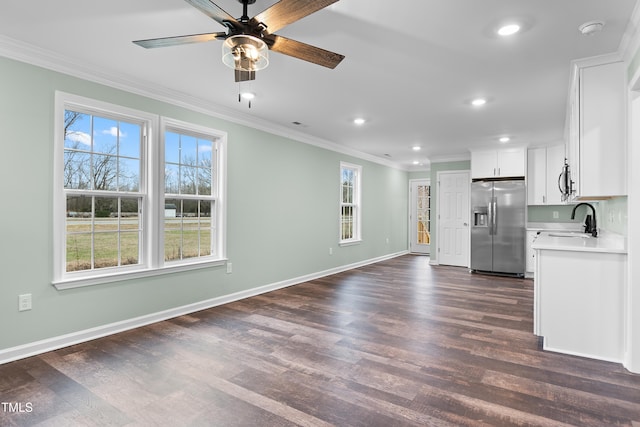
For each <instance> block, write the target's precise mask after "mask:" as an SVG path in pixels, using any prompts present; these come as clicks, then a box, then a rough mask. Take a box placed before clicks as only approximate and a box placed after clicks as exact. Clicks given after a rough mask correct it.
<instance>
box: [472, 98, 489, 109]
mask: <svg viewBox="0 0 640 427" xmlns="http://www.w3.org/2000/svg"><path fill="white" fill-rule="evenodd" d="M486 103H487V100H486V99H484V98H476V99H474V100H473V101H471V105H473V106H474V107H482V106H483V105H484V104H486Z"/></svg>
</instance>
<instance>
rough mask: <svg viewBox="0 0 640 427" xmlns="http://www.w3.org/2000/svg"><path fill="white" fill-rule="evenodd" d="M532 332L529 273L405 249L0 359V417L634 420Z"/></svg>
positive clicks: (604, 368) (267, 422) (623, 375)
mask: <svg viewBox="0 0 640 427" xmlns="http://www.w3.org/2000/svg"><path fill="white" fill-rule="evenodd" d="M531 331H532V282H531V281H529V280H520V279H512V278H504V277H492V276H482V275H472V274H469V273H468V271H467V270H466V269H461V268H453V267H430V266H429V264H428V258H426V257H420V256H410V255H408V256H403V257H399V258H396V259H393V260H390V261H386V262H382V263H379V264H376V265H371V266H367V267H363V268H359V269H356V270H352V271H349V272H345V273H341V274H337V275H334V276H330V277H326V278H323V279H320V280H314V281H312V282H309V283H305V284H301V285H297V286H293V287H290V288H287V289H283V290H280V291H276V292H272V293H269V294H265V295H262V296H258V297H253V298H250V299H246V300H243V301H240V302H236V303H233V304H228V305H225V306H221V307H217V308H213V309H210V310H205V311H201V312H198V313H194V314H192V315H188V316H182V317H179V318H175V319H172V320H170V321H166V322H161V323H157V324H154V325H151V326H148V327H144V328H139V329H136V330H133V331H129V332H125V333H121V334H117V335H114V336H110V337H106V338H103V339H99V340H95V341H91V342H88V343H84V344H80V345H76V346H73V347H68V348H65V349H62V350H58V351H54V352H50V353H46V354H43V355H40V356H36V357H32V358H29V359H25V360H21V361H17V362H13V363H8V364H5V365H2V366H0V402H4V403H3V404H2V405H3V406H2V407H0V425H2V426H7V425H9V426H10V425H18V426H25V425H36V424H38V425H48V426H75V425H86V426H94V425H95V426H125V425H126V426H129V425H135V426H137V425H140V426H152V425H159V426H183V425H190V426H289V425H305V426H322V425H337V426H385V427H387V426H404V425H419V426H430V425H433V426H503V425H505V426H506V425H509V426H511V425H518V426H534V425H535V426H554V427H555V426H559V425H575V426H599V427H600V426H610V425H616V426H617V425H627V426H639V425H640V376H638V375H633V374H630V373H628V372H627V371H625V369H624V368H623V367H622V366H620V365H618V364H613V363H606V362H600V361H595V360H589V359H583V358H578V357H571V356H566V355H561V354H555V353H550V352H544V351H541V350H540V349H539V345H538V339H537V338H536V337H535V336H534V335H533V334H532V333H531ZM5 403H12V404H13V406H12V407H9V406H7V405H5ZM18 403H19V404H20V405H21V408H22V410H23V412H16V411H15V410H16V409H17V406H16V404H18ZM29 409H31V410H30V411H29ZM39 423H40V424H39Z"/></svg>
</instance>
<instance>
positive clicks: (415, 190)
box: [409, 179, 431, 255]
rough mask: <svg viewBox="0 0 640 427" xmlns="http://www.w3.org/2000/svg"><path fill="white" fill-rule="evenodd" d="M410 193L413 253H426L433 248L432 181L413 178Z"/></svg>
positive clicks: (410, 240) (410, 239) (411, 248)
mask: <svg viewBox="0 0 640 427" xmlns="http://www.w3.org/2000/svg"><path fill="white" fill-rule="evenodd" d="M410 193H411V194H410V198H411V212H409V224H411V227H410V233H411V236H410V238H409V244H410V245H411V247H410V250H411V252H412V253H417V254H425V255H426V254H429V253H430V248H431V181H430V180H428V179H424V180H422V179H421V180H411V187H410Z"/></svg>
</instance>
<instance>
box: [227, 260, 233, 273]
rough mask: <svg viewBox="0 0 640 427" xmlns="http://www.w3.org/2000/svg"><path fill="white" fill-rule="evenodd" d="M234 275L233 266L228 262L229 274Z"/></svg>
mask: <svg viewBox="0 0 640 427" xmlns="http://www.w3.org/2000/svg"><path fill="white" fill-rule="evenodd" d="M231 273H233V264H232V263H230V262H228V263H227V274H231Z"/></svg>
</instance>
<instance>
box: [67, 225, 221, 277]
mask: <svg viewBox="0 0 640 427" xmlns="http://www.w3.org/2000/svg"><path fill="white" fill-rule="evenodd" d="M164 228H165V233H164V254H165V261H172V260H179V259H186V258H194V257H198V256H206V255H210V254H211V218H209V217H204V218H166V219H165V224H164ZM139 230H140V226H139V220H138V218H137V217H127V218H119V219H118V218H94V219H92V218H67V271H68V272H71V271H82V270H89V269H91V268H106V267H116V266H118V265H130V264H137V263H138V262H139V255H138V254H139V252H140V251H139V249H140V242H141V238H140V231H139ZM92 250H93V255H94V256H93V259H94V265H93V266H92V265H91V259H92V256H91V255H92Z"/></svg>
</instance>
